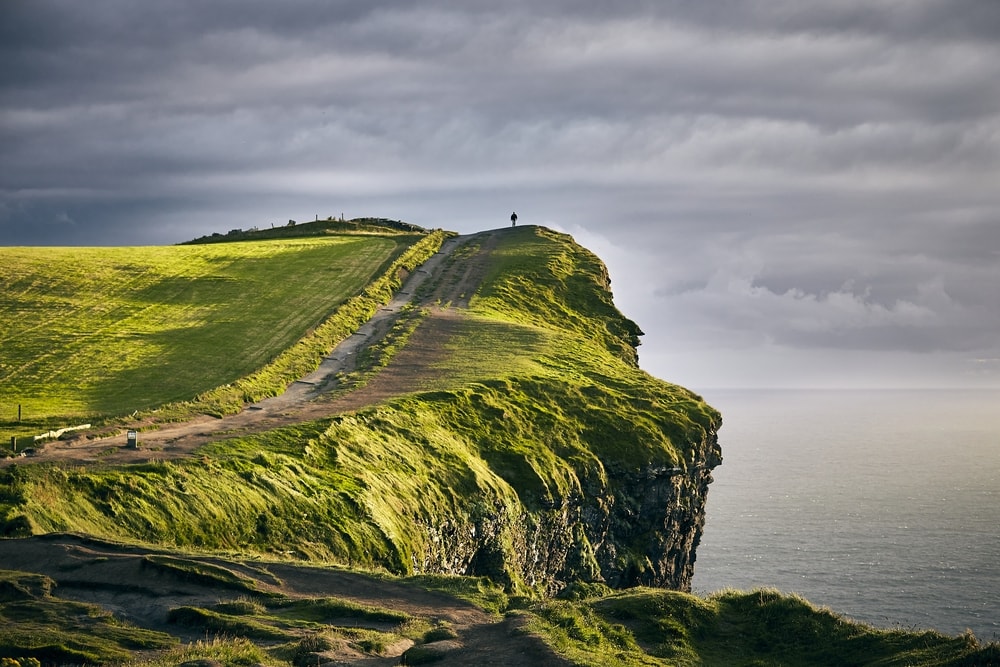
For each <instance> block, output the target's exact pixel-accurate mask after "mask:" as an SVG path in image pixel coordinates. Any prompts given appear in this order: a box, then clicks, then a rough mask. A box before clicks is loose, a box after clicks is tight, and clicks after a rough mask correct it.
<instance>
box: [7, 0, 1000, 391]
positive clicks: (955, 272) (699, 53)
mask: <svg viewBox="0 0 1000 667" xmlns="http://www.w3.org/2000/svg"><path fill="white" fill-rule="evenodd" d="M0 12H2V13H3V20H2V21H0V26H2V27H0V58H2V59H3V62H4V63H6V64H5V66H4V67H3V68H2V71H0V94H2V98H0V99H2V102H0V146H2V148H0V152H2V157H3V160H2V162H0V242H3V243H88V242H89V243H96V242H106V243H114V242H128V243H141V242H169V241H171V240H182V239H185V238H189V237H191V236H196V235H200V234H203V233H207V232H210V231H216V230H219V229H222V230H223V231H224V230H226V229H229V228H231V227H233V226H250V225H253V224H266V223H267V222H269V221H275V220H282V219H285V218H288V217H301V216H304V215H310V214H311V213H312V212H315V213H317V214H323V215H326V214H331V213H339V212H340V211H341V210H343V209H344V208H346V209H348V211H349V214H357V215H363V214H373V215H392V216H395V217H402V218H405V219H408V220H412V221H413V222H417V223H418V224H426V225H428V226H443V227H448V228H452V229H458V230H460V231H471V230H473V229H476V228H480V227H482V226H493V225H495V224H500V223H501V222H502V220H503V219H504V215H509V211H508V210H507V209H509V208H513V207H517V208H519V209H521V210H522V211H524V213H522V219H524V220H525V221H530V220H534V221H537V222H542V223H545V224H554V225H556V226H563V227H565V228H570V229H572V228H578V229H580V230H584V231H585V232H589V233H593V234H595V235H597V236H598V237H600V238H604V239H606V240H607V243H608V244H610V245H611V246H613V247H611V248H609V251H610V252H612V254H614V248H620V249H622V250H623V251H624V252H625V253H626V254H628V255H630V256H631V257H633V258H634V259H633V261H632V262H629V263H628V264H627V265H623V266H622V269H621V271H620V275H619V277H618V278H617V279H616V288H617V291H619V292H620V291H621V290H623V289H628V290H630V291H631V292H633V293H634V294H635V295H636V296H635V297H634V298H632V299H631V303H633V304H634V307H635V308H636V309H637V312H630V313H629V314H630V315H632V316H633V317H634V318H635V319H637V320H639V321H640V323H641V324H642V325H643V328H645V329H647V330H651V329H654V328H661V327H662V328H665V329H668V330H672V331H675V332H676V335H675V336H673V337H672V338H671V339H670V341H669V344H672V345H678V346H679V345H686V346H688V347H689V349H691V350H692V354H694V353H696V352H695V351H696V350H698V349H700V347H699V346H704V345H708V344H710V345H712V346H715V348H716V349H718V348H720V347H729V348H732V349H747V348H750V347H753V346H755V345H768V346H771V347H773V346H778V347H782V346H783V347H786V348H788V349H791V348H801V349H811V350H817V353H818V354H819V353H822V354H827V353H829V352H830V351H831V350H837V349H844V350H880V351H893V350H896V351H901V352H904V351H908V352H919V353H927V354H932V353H940V352H955V353H958V354H962V355H967V356H970V358H971V357H983V358H985V357H1000V349H998V346H997V343H996V342H995V341H994V338H995V337H994V335H993V332H994V331H996V330H997V328H998V325H1000V321H998V315H996V313H1000V302H998V301H1000V299H998V297H997V294H998V290H996V289H994V288H993V286H994V285H996V284H998V278H1000V266H998V264H1000V258H998V252H1000V238H998V236H1000V232H998V229H1000V219H998V218H1000V195H998V194H997V190H998V189H1000V188H997V185H996V184H997V183H998V182H1000V167H998V165H1000V112H998V110H1000V86H997V85H996V83H995V82H996V81H997V80H1000V76H998V74H1000V65H998V64H997V63H1000V41H998V40H996V39H995V37H996V35H998V34H1000V5H998V4H997V3H996V2H993V1H992V0H959V1H957V2H954V1H952V2H943V1H936V0H883V1H881V2H874V3H873V2H860V1H857V2H855V1H853V0H838V1H833V0H830V1H825V2H819V3H801V2H792V1H791V0H788V1H780V2H779V1H773V2H762V3H747V2H735V1H729V2H711V3H692V2H683V1H680V0H678V1H676V2H638V1H636V2H624V3H580V2H568V1H547V2H541V3H539V2H531V3H529V2H510V3H502V4H500V5H498V4H496V3H486V2H480V1H474V2H458V1H457V0H455V1H451V2H448V1H439V2H425V3H420V4H419V5H416V4H413V5H402V6H401V4H400V3H393V2H338V3H327V2H297V3H293V4H288V3H280V4H279V3H263V2H259V3H258V2H211V3H205V2H177V3H169V4H164V3H155V4H150V3H133V2H110V1H106V2H92V3H77V2H45V1H36V2H27V1H21V0H14V1H13V2H8V3H5V4H4V5H3V6H2V9H0ZM331 207H332V208H331ZM525 207H526V208H525ZM387 209H388V210H387ZM504 212H506V213H504ZM519 212H521V211H519ZM525 214H526V215H525ZM206 225H212V227H211V228H206ZM614 268H615V267H613V269H614ZM640 269H641V270H640ZM679 322H683V328H681V327H679V326H678V323H679ZM651 338H652V337H651ZM653 352H654V354H653V355H652V356H656V354H655V352H656V351H655V350H653ZM667 372H668V371H667ZM935 372H937V371H935Z"/></svg>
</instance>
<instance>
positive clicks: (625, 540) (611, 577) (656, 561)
mask: <svg viewBox="0 0 1000 667" xmlns="http://www.w3.org/2000/svg"><path fill="white" fill-rule="evenodd" d="M691 452H692V456H691V460H690V461H688V462H686V463H685V464H683V465H680V466H663V465H658V466H651V467H649V468H646V469H644V470H641V471H637V472H636V471H633V472H626V471H619V472H615V471H610V472H609V473H608V476H607V478H606V480H605V481H604V483H592V484H590V485H588V486H587V488H582V489H581V491H582V493H581V494H579V495H577V496H575V497H570V498H564V499H561V500H560V501H558V502H557V503H552V502H550V503H547V504H548V505H549V506H547V507H545V506H540V505H542V504H541V503H539V504H538V505H539V506H536V507H533V508H532V507H529V505H530V502H529V503H506V504H505V503H502V502H496V503H495V504H493V505H492V506H491V507H490V508H489V509H488V510H483V511H481V512H480V513H479V514H478V515H474V516H470V517H469V518H468V520H467V521H464V522H459V521H455V520H454V519H449V520H447V521H444V522H442V523H439V524H435V525H428V524H425V525H423V526H422V529H423V530H425V531H426V532H427V536H428V539H427V541H426V544H428V549H427V550H426V551H425V552H424V553H423V554H422V555H421V556H420V557H419V558H415V559H414V569H415V570H416V571H418V572H432V573H447V574H461V575H476V576H487V577H490V578H492V579H494V580H498V581H502V582H504V583H506V584H508V585H509V586H511V587H513V588H517V586H518V585H519V584H524V585H526V586H528V587H531V588H533V589H535V590H541V591H544V592H546V593H548V594H554V593H557V592H558V591H559V590H561V589H562V588H564V587H565V586H566V585H567V584H569V583H572V582H578V581H588V582H601V583H605V584H607V585H608V586H610V587H612V588H629V587H634V586H653V587H661V588H669V589H674V590H680V591H690V589H691V578H692V576H693V574H694V564H695V559H696V557H697V547H698V543H699V542H700V540H701V535H702V530H703V527H704V523H705V503H706V499H707V494H708V486H709V484H710V483H711V481H712V474H711V471H712V469H713V468H715V467H716V466H718V465H719V464H720V463H721V462H722V456H721V450H720V448H719V445H718V440H717V435H716V431H715V430H709V431H707V432H706V433H705V437H704V439H703V441H702V442H700V443H697V446H695V447H693V448H692V449H691Z"/></svg>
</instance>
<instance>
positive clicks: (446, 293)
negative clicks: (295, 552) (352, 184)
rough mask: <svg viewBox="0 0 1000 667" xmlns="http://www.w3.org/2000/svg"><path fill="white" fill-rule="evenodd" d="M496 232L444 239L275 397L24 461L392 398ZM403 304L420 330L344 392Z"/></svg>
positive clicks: (143, 449)
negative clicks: (385, 299)
mask: <svg viewBox="0 0 1000 667" xmlns="http://www.w3.org/2000/svg"><path fill="white" fill-rule="evenodd" d="M501 233H503V230H502V229H501V230H492V231H485V232H479V233H477V234H470V235H464V236H457V237H453V238H451V239H448V240H447V241H446V242H445V243H444V244H443V245H442V247H441V250H440V251H439V252H437V253H436V254H435V255H433V256H432V257H431V258H430V259H429V260H427V261H426V262H425V263H424V264H423V265H421V266H420V267H418V268H417V269H416V270H415V271H414V272H413V273H412V274H411V275H410V276H409V277H408V278H407V280H406V281H405V283H404V284H403V286H402V287H401V288H400V290H399V291H398V292H397V293H396V295H395V296H394V298H393V299H392V301H391V302H390V303H388V304H387V305H385V306H383V307H382V308H380V309H379V310H378V311H377V312H376V313H375V315H374V316H373V317H372V318H371V319H370V320H369V321H368V322H366V323H365V324H364V325H363V326H361V327H360V328H359V329H358V330H357V331H356V332H355V333H354V334H353V335H351V336H349V337H348V338H346V339H344V340H343V341H342V342H341V343H340V344H339V345H337V347H336V348H335V349H334V350H332V351H331V352H330V353H329V354H328V355H326V357H324V359H323V361H322V363H321V364H320V366H319V368H317V369H316V370H315V371H313V372H312V373H310V374H308V375H306V376H305V377H302V378H300V379H299V380H297V381H295V382H293V383H292V384H290V385H289V386H288V388H287V389H286V391H285V392H284V393H283V394H281V395H280V396H275V397H273V398H268V399H266V400H263V401H260V402H259V403H255V404H252V405H248V406H246V408H245V409H244V410H243V411H242V412H240V413H238V414H235V415H229V416H226V417H223V418H221V419H220V418H216V417H210V416H207V415H202V416H200V417H196V418H194V419H191V420H188V421H184V422H179V423H173V424H163V425H160V427H159V428H157V429H156V430H149V431H143V432H141V433H140V434H139V442H140V448H139V449H131V448H128V447H126V446H125V437H124V435H117V436H114V437H110V438H102V439H85V438H77V439H75V440H68V441H55V442H51V443H49V444H47V445H46V446H45V447H44V448H43V449H41V450H40V451H39V452H38V453H37V454H36V455H35V456H34V457H32V458H30V459H22V460H23V461H24V462H28V461H71V462H73V463H80V464H86V463H97V462H100V463H124V462H140V461H147V460H150V459H155V460H163V459H172V458H178V457H183V456H189V455H190V454H191V453H192V451H194V450H195V449H197V448H198V447H200V446H202V445H204V444H207V443H209V442H213V441H216V440H221V439H224V438H230V437H235V436H241V435H248V434H252V433H259V432H262V431H267V430H270V429H274V428H279V427H281V426H286V425H289V424H294V423H298V422H303V421H309V420H314V419H321V418H323V417H327V416H330V415H333V414H337V413H339V412H345V411H351V410H357V409H360V408H363V407H365V406H367V405H372V404H375V403H378V402H380V401H383V400H386V399H388V398H391V397H393V396H398V395H400V394H405V393H408V392H411V391H417V390H419V389H420V381H421V378H424V377H426V375H427V374H428V373H431V372H433V371H431V370H430V366H431V364H432V363H433V362H434V361H435V360H436V359H438V358H440V355H442V354H444V352H443V350H442V347H443V345H444V344H445V343H446V342H447V340H448V339H449V337H450V335H451V333H452V332H453V331H454V328H455V326H456V324H455V321H456V318H460V317H461V311H462V310H464V309H465V308H467V307H468V305H469V301H470V299H471V298H472V296H473V295H474V294H475V292H476V290H477V288H478V286H479V285H480V283H481V282H482V279H483V277H484V276H485V275H486V271H487V270H488V266H489V254H490V252H491V250H492V249H493V248H494V247H495V246H496V243H497V235H498V234H501ZM409 306H418V307H423V308H426V309H427V313H428V314H427V317H426V319H425V321H424V322H422V323H421V325H420V329H421V335H420V336H415V337H414V338H413V340H411V341H410V342H409V343H408V344H407V346H406V350H405V351H404V352H405V354H403V355H400V356H401V358H400V359H394V360H393V363H392V364H390V366H389V367H388V368H387V369H383V371H382V372H380V373H378V374H376V375H375V376H374V377H372V378H371V379H369V380H368V381H367V382H366V383H365V384H363V385H362V386H361V387H359V388H357V389H354V390H352V391H347V392H345V391H344V387H342V386H341V384H340V381H339V379H338V377H339V376H341V375H342V374H344V373H350V372H351V371H354V370H356V368H357V359H358V357H359V355H360V354H361V353H362V352H363V351H364V350H365V349H366V348H368V347H370V346H372V345H374V344H376V343H378V342H379V341H381V340H382V339H383V338H384V337H385V336H386V334H387V333H388V332H389V331H390V330H391V329H392V327H393V326H394V324H395V323H396V322H397V321H398V319H399V318H400V317H401V316H402V313H403V312H404V311H405V310H406V309H407V307H409Z"/></svg>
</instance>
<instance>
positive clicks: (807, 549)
mask: <svg viewBox="0 0 1000 667" xmlns="http://www.w3.org/2000/svg"><path fill="white" fill-rule="evenodd" d="M703 396H704V397H705V399H706V400H708V401H709V403H711V404H712V405H713V406H715V407H716V408H717V409H719V410H720V411H721V412H722V415H723V421H724V426H723V428H722V431H721V432H720V438H719V439H720V442H721V444H722V451H723V457H724V459H725V460H724V462H723V464H722V466H720V467H719V468H717V469H716V470H715V472H714V477H715V482H714V483H713V484H712V486H711V487H710V490H709V495H708V518H707V521H706V526H705V535H704V538H703V539H702V542H701V546H700V547H699V548H698V561H697V565H696V567H695V577H694V590H695V592H697V593H710V592H713V591H716V590H719V589H722V588H726V587H733V588H739V589H750V588H756V587H763V586H767V587H775V588H778V589H781V590H782V591H785V592H795V593H799V594H801V595H802V596H804V597H806V598H808V599H809V600H810V601H811V602H812V603H814V604H817V605H821V606H826V607H829V608H831V609H832V610H834V611H836V612H838V613H842V614H845V615H847V616H850V617H852V618H855V619H858V620H861V621H867V622H870V623H874V624H876V625H879V626H884V627H896V626H901V627H904V628H934V629H937V630H940V631H942V632H945V633H947V634H957V633H960V632H962V631H964V630H965V629H966V628H968V629H971V630H972V631H973V632H975V633H976V635H977V636H978V637H979V638H980V639H981V640H986V641H997V640H1000V391H978V390H977V391H972V390H957V391H937V390H935V391H929V390H928V391H861V392H858V391H854V392H848V391H774V390H757V391H746V390H740V391H733V390H727V391H715V392H712V391H706V392H703Z"/></svg>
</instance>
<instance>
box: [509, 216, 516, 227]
mask: <svg viewBox="0 0 1000 667" xmlns="http://www.w3.org/2000/svg"><path fill="white" fill-rule="evenodd" d="M516 224H517V213H511V214H510V226H511V227H513V226H514V225H516Z"/></svg>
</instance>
